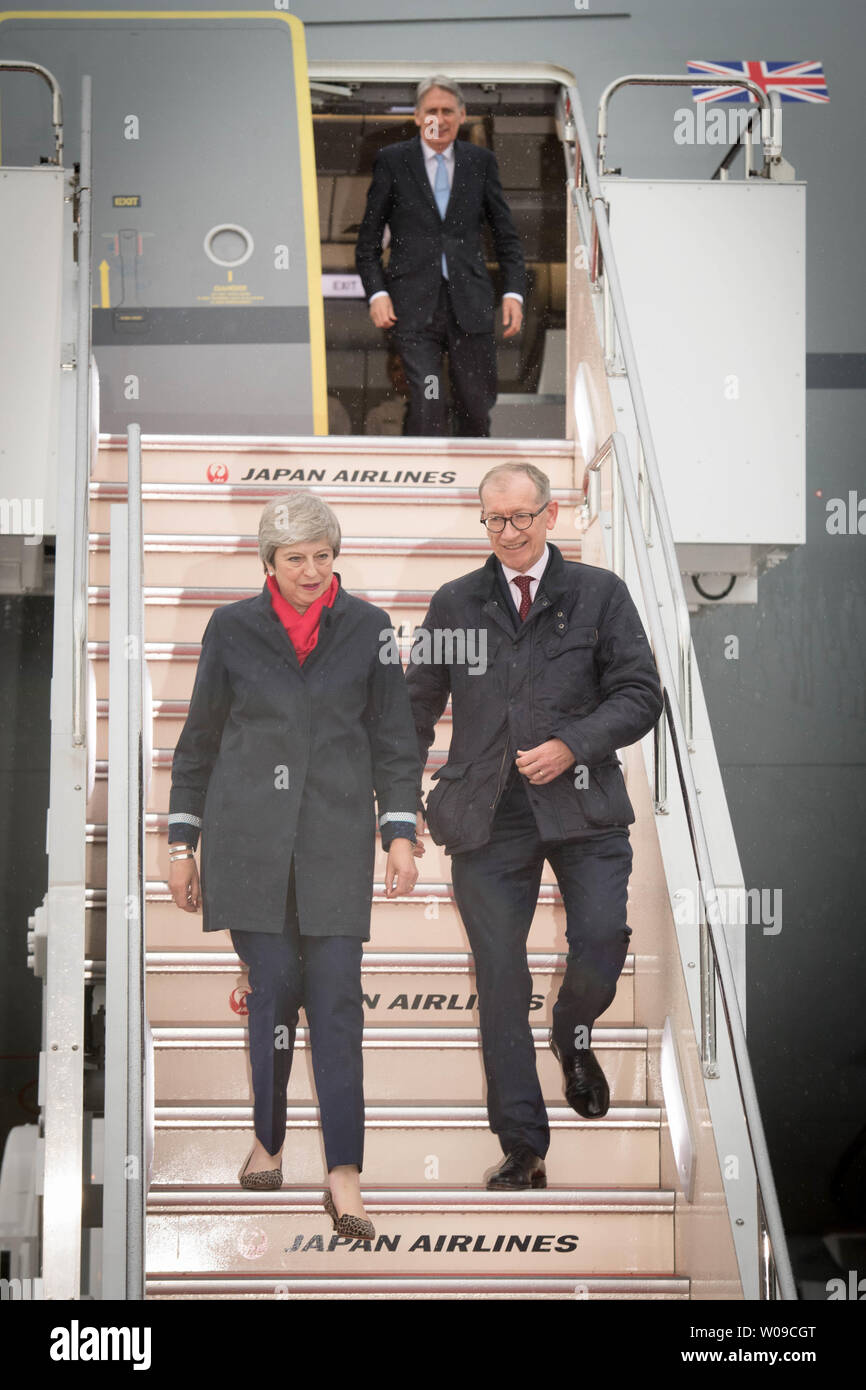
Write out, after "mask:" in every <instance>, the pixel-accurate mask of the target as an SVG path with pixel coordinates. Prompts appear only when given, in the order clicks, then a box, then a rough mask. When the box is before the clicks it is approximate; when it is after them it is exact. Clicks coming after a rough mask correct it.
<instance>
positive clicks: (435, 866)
mask: <svg viewBox="0 0 866 1390" xmlns="http://www.w3.org/2000/svg"><path fill="white" fill-rule="evenodd" d="M436 751H442V750H436ZM107 837H108V827H107V826H106V825H105V823H104V822H100V823H98V824H96V823H93V822H91V823H90V824H89V825H88V827H87V866H86V877H87V882H88V883H89V884H90V885H91V887H94V888H99V887H104V885H105V881H106V869H107V858H106V856H107V850H108V838H107ZM423 843H424V854H423V856H422V858H421V862H420V864H419V866H418V867H419V870H420V872H421V874H422V879H421V880H420V881H419V883H418V886H417V889H416V892H417V893H418V894H420V895H421V896H422V897H425V902H427V898H426V896H425V885H426V884H427V883H428V882H437V883H442V882H448V881H449V880H450V875H451V857H450V855H447V854H446V853H445V851H444V849H443V848H442V846H441V845H437V844H434V842H433V840H432V839H431V838H430V834H429V832H428V831H426V830H425V832H424V838H423ZM386 858H387V856H386V854H385V851H384V850H383V849H382V846H381V844H380V843H379V841H378V840H377V842H376V860H375V868H374V870H373V873H374V877H375V879H376V882H377V883H381V882H382V881H383V879H384V877H385V862H386ZM168 869H169V863H168V817H167V816H157V815H155V814H151V815H149V816H148V824H147V831H146V834H145V869H144V873H145V878H146V879H149V880H151V881H153V880H158V881H159V882H162V883H164V882H165V881H166V875H167V874H168ZM541 881H542V884H543V885H545V886H547V885H553V884H555V882H556V878H555V875H554V872H553V869H552V868H551V867H550V865H549V864H548V863H547V862H545V865H544V868H543V870H542V874H541ZM388 901H389V903H390V902H392V901H393V899H389V900H388ZM431 920H434V921H435V919H434V918H432V914H431ZM434 930H435V927H434ZM178 944H180V943H178ZM434 949H435V948H434Z"/></svg>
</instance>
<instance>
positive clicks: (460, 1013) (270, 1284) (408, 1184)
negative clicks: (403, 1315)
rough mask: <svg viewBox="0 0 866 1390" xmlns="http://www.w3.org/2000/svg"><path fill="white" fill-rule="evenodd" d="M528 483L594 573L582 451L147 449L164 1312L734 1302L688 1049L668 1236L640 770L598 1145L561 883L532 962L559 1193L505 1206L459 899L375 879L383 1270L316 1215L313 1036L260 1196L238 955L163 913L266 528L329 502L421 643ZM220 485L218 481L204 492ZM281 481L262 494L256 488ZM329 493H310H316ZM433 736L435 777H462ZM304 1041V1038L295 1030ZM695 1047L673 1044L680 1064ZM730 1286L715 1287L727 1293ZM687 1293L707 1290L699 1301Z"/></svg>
mask: <svg viewBox="0 0 866 1390" xmlns="http://www.w3.org/2000/svg"><path fill="white" fill-rule="evenodd" d="M510 457H521V458H529V459H532V461H534V462H535V463H537V464H538V465H539V466H540V467H542V468H544V469H545V470H546V471H547V472H548V474H549V475H550V478H551V482H552V485H553V488H554V490H555V491H554V495H555V496H556V497H557V498H558V500H559V501H560V504H561V505H560V514H559V520H558V523H557V527H556V529H555V531H554V532H553V535H552V539H553V540H554V541H555V542H556V544H558V545H559V546H560V548H561V549H562V551H563V553H564V554H565V556H566V558H568V559H572V560H577V559H580V557H581V504H582V502H583V494H582V491H581V489H580V488H579V487H576V486H575V447H574V443H573V442H572V441H563V442H561V443H560V442H555V441H551V442H543V443H534V444H533V445H532V446H531V447H527V446H526V444H525V442H518V443H514V442H507V443H506V442H502V441H496V442H493V441H483V442H482V441H466V442H465V443H464V442H460V441H447V442H443V443H442V444H432V443H430V442H425V444H424V445H423V446H416V447H414V448H413V447H410V444H409V442H408V441H404V440H402V439H401V440H375V441H371V440H365V441H361V440H355V441H351V440H345V439H341V440H339V441H337V440H335V439H330V440H328V439H320V440H300V441H285V442H280V444H279V446H277V444H276V442H273V441H261V443H260V446H259V447H257V441H255V440H249V441H238V442H237V444H236V445H234V446H233V444H232V442H231V441H208V440H206V439H203V440H199V441H192V440H188V441H184V440H165V441H160V440H158V439H157V438H156V437H154V438H153V439H152V440H150V441H149V440H148V439H147V438H145V440H144V442H143V451H142V458H143V474H142V476H143V486H142V499H143V540H144V599H145V640H146V647H145V656H146V660H147V663H148V667H149V671H150V677H151V682H152V692H153V730H154V732H153V777H152V784H151V789H150V795H149V798H148V800H147V823H146V837H145V838H146V870H145V878H146V898H147V910H146V930H147V937H146V942H147V956H146V961H147V967H146V969H147V1012H148V1015H149V1019H150V1024H151V1028H152V1032H153V1050H154V1072H155V1109H154V1117H155V1148H154V1160H153V1171H152V1185H151V1188H150V1192H149V1196H148V1199H147V1286H146V1287H147V1294H148V1296H150V1297H161V1298H166V1297H168V1298H171V1297H238V1296H251V1297H273V1296H286V1297H295V1296H301V1297H303V1296H312V1297H319V1296H327V1295H335V1296H337V1295H339V1296H346V1295H348V1294H350V1295H354V1296H358V1295H361V1296H370V1297H374V1296H376V1295H382V1296H385V1295H388V1296H395V1295H396V1296H404V1297H410V1296H413V1295H415V1296H418V1297H424V1298H429V1297H435V1296H437V1295H442V1296H454V1295H455V1293H456V1294H459V1295H460V1296H485V1295H488V1296H493V1297H503V1296H508V1297H521V1296H526V1297H532V1298H538V1297H558V1298H563V1297H575V1296H578V1297H601V1298H640V1299H644V1298H668V1299H685V1298H688V1297H689V1296H690V1295H692V1294H697V1296H699V1297H708V1296H712V1297H739V1296H741V1295H740V1285H739V1280H738V1277H737V1273H736V1266H735V1262H734V1259H733V1248H732V1245H731V1238H730V1231H729V1229H728V1224H727V1219H726V1214H725V1210H724V1198H723V1196H722V1195H721V1184H720V1181H719V1174H718V1165H717V1162H716V1157H715V1153H714V1151H713V1148H712V1143H711V1141H709V1142H708V1141H707V1140H706V1138H705V1131H706V1128H707V1115H706V1105H705V1101H704V1098H703V1095H702V1088H701V1085H700V1078H699V1072H698V1070H697V1067H696V1062H695V1056H694V1040H693V1038H691V1039H690V1042H689V1044H688V1045H689V1047H690V1052H691V1054H692V1055H691V1057H690V1058H689V1059H688V1065H687V1067H686V1075H687V1079H688V1080H690V1082H691V1085H690V1102H691V1104H692V1106H693V1114H694V1117H695V1122H696V1128H697V1130H698V1131H699V1151H700V1152H699V1165H700V1168H699V1174H698V1189H699V1190H700V1189H701V1188H702V1189H703V1201H702V1203H701V1204H700V1205H701V1212H702V1214H701V1225H702V1227H703V1234H702V1241H704V1242H706V1243H707V1244H708V1245H712V1246H713V1248H714V1253H713V1255H712V1257H711V1258H709V1257H708V1256H707V1252H705V1254H704V1260H703V1269H702V1265H701V1259H700V1258H697V1255H698V1252H697V1250H696V1251H695V1252H694V1253H693V1257H692V1258H690V1257H689V1244H690V1242H689V1240H688V1239H685V1240H684V1237H683V1232H684V1231H685V1232H686V1233H687V1232H688V1230H689V1227H688V1226H684V1227H683V1228H682V1230H681V1231H680V1233H679V1235H678V1210H679V1208H680V1206H681V1204H682V1202H683V1197H682V1193H679V1192H678V1191H677V1190H676V1184H675V1170H674V1161H673V1156H672V1153H671V1146H670V1140H669V1136H668V1131H667V1124H666V1116H665V1111H664V1107H663V1098H662V1095H661V1090H660V1078H659V1068H658V1056H659V1046H660V1037H661V1030H662V1027H663V1022H664V1020H663V1018H662V1017H659V1016H657V1014H656V1013H655V1012H654V1011H653V1009H652V1008H651V1007H648V1005H649V1004H650V1003H651V1000H652V996H653V995H654V994H657V993H658V991H657V989H655V988H654V986H653V983H652V981H653V977H656V976H658V975H660V974H661V975H664V976H665V977H667V978H668V979H669V989H670V991H672V992H674V993H675V992H676V990H677V989H678V988H679V990H680V991H681V990H682V979H681V976H682V969H681V965H680V958H679V955H678V953H677V950H676V943H675V940H674V938H673V928H672V924H671V922H670V913H669V909H668V903H667V897H666V892H665V888H664V878H663V871H662V865H661V860H660V855H659V848H658V842H657V839H656V835H655V829H654V825H653V811H652V805H651V801H650V794H649V787H648V783H647V779H646V775H645V773H644V771H643V767H642V765H641V763H640V755H639V749H637V748H636V749H632V750H630V752H629V755H628V761H627V769H626V771H627V778H628V785H629V791H630V795H631V797H632V799H633V801H634V804H635V808H636V811H637V815H638V822H637V825H636V826H635V827H634V828H633V831H632V836H633V844H634V848H635V865H634V872H633V877H632V880H631V889H630V914H629V921H630V925H631V927H632V931H633V936H632V949H631V951H630V953H629V956H628V959H627V962H626V965H625V968H624V971H623V973H622V976H621V979H620V982H619V988H618V990H617V995H616V998H615V1000H614V1002H613V1004H612V1005H611V1007H610V1008H609V1009H608V1011H607V1012H606V1014H605V1015H604V1016H603V1017H602V1018H601V1019H600V1020H599V1022H598V1024H597V1026H596V1028H595V1030H594V1034H593V1046H594V1048H595V1049H597V1052H598V1055H599V1058H600V1060H601V1062H602V1064H603V1066H604V1068H605V1071H606V1073H607V1075H608V1077H609V1081H610V1086H611V1096H612V1100H611V1108H610V1110H609V1112H608V1114H607V1115H606V1116H605V1117H604V1118H603V1119H601V1120H598V1121H593V1122H588V1121H586V1120H583V1119H581V1118H580V1117H579V1116H578V1115H576V1114H575V1113H574V1112H573V1111H572V1110H571V1109H570V1108H569V1107H568V1105H567V1104H566V1102H565V1100H564V1097H563V1093H562V1079H561V1074H560V1071H559V1068H558V1065H557V1063H556V1061H555V1059H554V1057H553V1055H552V1053H551V1052H550V1051H549V1048H548V1044H547V1039H548V1028H549V1022H550V1010H551V1006H552V1003H553V999H554V998H555V993H556V990H557V988H558V979H559V977H560V972H561V970H562V968H563V960H564V955H563V953H564V951H565V949H566V946H565V935H564V909H563V907H562V904H561V900H560V895H559V892H558V889H557V888H556V885H555V882H554V880H553V876H552V873H551V871H550V870H549V868H548V869H547V870H546V871H545V874H544V882H543V887H542V891H541V896H540V901H539V904H538V910H537V913H536V916H535V920H534V922H533V926H532V931H531V934H530V937H529V943H528V950H529V959H530V965H531V969H532V975H533V1013H532V1024H533V1028H534V1036H535V1040H536V1047H537V1053H538V1062H539V1071H540V1076H541V1079H542V1085H543V1088H544V1092H545V1097H546V1099H547V1101H548V1106H549V1114H550V1121H551V1131H552V1142H551V1149H550V1153H549V1155H548V1181H549V1187H548V1188H547V1190H546V1191H542V1192H526V1193H518V1194H513V1195H512V1194H507V1193H491V1192H487V1191H486V1190H485V1188H484V1182H483V1175H484V1174H485V1172H486V1171H487V1170H489V1169H490V1168H491V1167H493V1166H494V1165H495V1164H496V1162H498V1159H499V1147H498V1144H497V1141H496V1140H495V1138H494V1137H493V1136H492V1135H491V1134H490V1132H489V1129H488V1127H487V1121H486V1113H485V1109H484V1081H483V1070H482V1063H481V1054H480V1049H479V1039H478V1016H477V1009H476V1001H475V994H474V978H473V969H472V959H471V956H470V955H469V953H468V948H467V942H466V938H465V934H464V932H463V928H462V925H461V922H460V919H459V916H458V913H457V911H456V908H455V905H454V902H453V899H452V896H451V887H450V882H449V861H448V859H447V857H446V856H444V854H443V852H442V851H441V849H440V848H439V847H437V846H435V845H434V844H433V843H432V842H431V841H430V840H429V836H428V837H427V850H426V853H425V855H424V856H423V858H422V859H421V860H420V861H419V867H420V878H419V882H418V884H417V886H416V889H415V891H414V893H413V894H412V895H411V896H410V897H407V898H403V899H400V900H398V901H390V902H389V901H387V900H386V899H385V898H384V894H383V891H382V882H381V880H382V874H383V868H384V859H383V856H382V853H381V850H380V851H379V853H378V856H377V870H376V879H377V882H376V889H375V899H374V905H373V916H372V936H371V940H370V941H369V943H367V944H366V946H365V957H364V960H365V965H364V974H363V985H364V991H365V1009H366V1031H365V1040H364V1073H365V1091H366V1103H367V1138H366V1157H365V1171H364V1178H363V1184H364V1193H365V1202H366V1205H367V1209H368V1212H369V1214H370V1217H371V1219H372V1220H373V1222H374V1224H375V1226H376V1229H377V1240H376V1242H375V1245H374V1246H373V1248H372V1249H367V1248H365V1247H364V1246H363V1245H362V1244H361V1243H360V1242H359V1243H353V1242H346V1241H338V1240H337V1238H336V1237H334V1236H333V1234H332V1231H331V1226H330V1222H329V1220H328V1218H327V1217H326V1216H325V1214H324V1212H323V1210H322V1206H321V1191H322V1186H323V1174H324V1166H323V1153H322V1145H321V1138H320V1131H319V1129H318V1122H317V1112H316V1108H315V1107H316V1098H315V1091H314V1087H313V1081H312V1071H311V1064H310V1056H309V1052H308V1050H307V1048H306V1040H305V1031H304V1030H303V1027H302V1028H301V1030H300V1032H299V1040H298V1048H297V1051H296V1057H295V1064H294V1067H293V1071H292V1078H291V1083H290V1091H289V1097H288V1132H287V1139H286V1146H285V1150H284V1174H285V1182H284V1186H283V1188H282V1190H281V1191H279V1192H275V1193H267V1194H265V1193H256V1192H250V1191H244V1190H242V1189H241V1188H240V1186H239V1184H238V1182H237V1173H238V1170H239V1168H240V1166H241V1164H242V1163H243V1161H244V1158H245V1156H246V1154H247V1152H248V1151H249V1147H250V1144H251V1142H252V1093H251V1087H250V1077H249V1064H248V1060H247V1053H246V1048H245V1032H244V1014H245V1008H244V1003H243V996H244V991H245V988H246V976H245V973H244V971H243V968H242V966H241V964H240V962H239V961H238V958H237V956H236V955H235V954H234V951H233V949H232V945H231V941H230V940H229V938H228V934H227V933H214V934H208V935H207V936H205V935H204V934H203V932H202V930H201V916H200V914H197V915H193V914H187V913H185V912H183V911H181V910H180V909H178V908H176V907H175V905H174V904H173V902H172V901H171V899H170V897H169V894H168V890H167V885H166V877H167V869H168V855H167V842H166V812H167V808H168V796H169V787H170V778H171V758H172V751H173V748H174V745H175V742H176V739H177V737H178V734H179V732H180V729H181V728H182V726H183V721H184V718H185V714H186V710H187V704H188V699H189V695H190V691H191V688H192V682H193V678H194V673H195V667H196V662H197V659H198V655H199V651H200V639H201V634H202V631H203V629H204V627H205V624H206V622H207V620H208V617H209V616H210V613H211V612H212V610H213V609H214V607H216V606H218V605H219V604H222V603H226V602H231V601H233V600H235V599H238V598H242V597H246V596H248V595H250V594H253V593H255V592H257V591H258V589H259V588H260V585H261V583H262V579H263V577H262V573H261V566H260V562H259V560H258V556H257V553H256V540H255V537H256V533H257V527H258V518H259V514H260V512H261V508H262V507H263V505H264V503H265V501H266V500H267V499H268V498H269V497H271V496H273V495H274V493H275V492H279V491H280V490H281V488H282V484H281V482H280V481H279V480H277V481H271V479H273V476H274V473H275V471H276V470H277V469H284V470H286V472H285V473H284V474H283V476H284V477H289V478H291V483H290V484H289V485H290V486H302V485H308V486H312V487H313V488H314V489H316V490H317V491H320V492H321V493H322V495H323V496H324V497H325V498H326V500H327V501H328V502H329V503H330V504H331V505H333V506H334V508H335V510H336V512H337V514H338V516H339V518H340V522H341V526H342V529H343V534H344V541H343V548H342V551H341V554H340V557H339V559H338V562H337V566H336V568H337V570H338V571H339V572H340V574H341V575H342V579H343V583H344V584H345V585H346V587H347V588H348V589H350V590H351V591H353V592H354V593H357V594H359V595H361V596H363V597H367V598H369V599H370V601H372V602H374V603H377V604H379V605H381V606H383V607H384V608H385V609H386V610H387V611H388V612H389V613H390V615H391V619H392V622H393V623H394V625H395V627H396V628H398V629H399V630H402V631H403V633H404V634H405V635H406V636H408V634H409V633H410V632H411V630H412V627H413V626H414V624H415V623H416V622H418V621H420V619H421V618H422V617H423V614H424V612H425V610H426V605H427V602H428V600H429V596H430V594H431V592H432V591H433V590H434V589H435V588H436V587H437V586H438V585H440V584H441V583H443V582H444V581H445V580H447V579H449V578H451V577H454V576H457V575H459V574H461V573H464V572H466V571H467V570H469V569H471V568H474V567H476V566H478V565H480V564H482V563H483V561H484V559H485V558H486V556H487V554H488V553H489V546H488V543H487V540H486V537H485V535H484V533H483V531H482V529H481V527H480V526H479V523H478V516H479V508H478V500H477V493H476V489H477V485H478V482H479V480H480V479H481V477H482V476H483V474H484V472H485V471H486V470H487V468H488V467H490V466H491V464H492V462H493V461H495V460H500V459H508V458H510ZM383 466H384V468H385V470H386V472H387V475H388V476H391V477H393V476H394V475H395V474H396V473H397V472H398V471H399V470H413V469H414V470H416V471H417V470H418V469H419V468H421V469H423V470H424V471H429V470H439V471H440V472H441V471H442V470H444V469H446V468H447V469H449V470H452V471H453V472H454V473H455V475H456V476H455V480H454V483H453V484H452V485H449V486H445V487H443V486H435V487H430V486H427V487H425V486H424V485H420V486H418V485H412V484H410V485H408V486H401V485H399V484H398V485H396V486H395V485H390V484H376V483H370V482H365V483H364V484H363V485H359V484H357V483H356V484H354V485H353V484H352V483H348V484H337V485H325V484H321V483H315V482H314V483H307V481H306V480H307V479H308V478H309V476H310V470H311V469H313V470H315V469H318V470H320V473H321V471H326V472H327V474H328V475H329V476H332V475H333V473H334V471H336V470H337V469H345V470H347V472H348V476H349V477H350V478H351V477H353V476H354V477H357V478H360V476H361V473H362V472H363V470H365V469H370V470H373V471H374V472H376V473H378V471H380V470H382V469H383ZM208 470H210V474H211V476H217V477H219V478H221V479H225V481H220V482H215V483H214V482H210V481H208ZM256 473H260V474H263V476H264V479H265V480H262V481H240V479H241V478H254V477H255V474H256ZM125 476H126V448H125V441H124V440H120V439H116V440H113V441H112V440H108V439H106V438H103V439H102V440H101V447H100V449H99V454H98V462H97V467H96V471H95V476H94V477H93V480H92V483H91V501H90V533H91V542H90V548H91V557H90V584H91V589H90V613H91V617H90V627H89V633H90V658H91V661H92V662H93V663H94V666H95V672H96V692H97V700H98V704H97V710H98V723H97V749H96V756H97V763H96V783H95V788H94V792H93V796H92V799H91V802H90V804H89V807H88V821H89V825H88V846H89V854H88V890H89V891H88V900H89V912H88V916H89V920H90V937H91V940H92V945H91V947H90V948H89V950H88V954H91V955H95V956H97V957H98V956H99V955H100V949H99V945H98V942H99V940H100V939H101V937H102V933H103V930H104V901H105V884H106V818H107V766H106V761H105V759H106V756H107V747H108V743H107V737H108V735H107V725H108V721H107V714H108V698H107V697H108V689H109V686H108V678H109V662H108V656H109V651H108V647H109V644H108V636H109V624H108V613H109V558H110V557H109V525H110V521H109V509H110V507H111V505H112V503H114V502H118V501H125V499H126V486H125ZM314 476H316V474H315V473H314ZM449 736H450V727H449V722H448V718H447V715H446V718H445V719H443V720H442V721H441V723H440V725H439V728H438V730H437V737H436V741H435V745H434V747H433V749H431V755H430V762H429V764H428V767H427V770H426V773H425V790H426V789H429V785H430V781H429V779H430V773H431V770H432V769H433V768H435V767H436V766H439V765H441V763H442V762H443V761H444V760H445V757H446V750H447V747H448V742H449ZM302 1025H303V1017H302ZM681 1046H682V1042H681ZM720 1271H725V1272H724V1273H720ZM695 1286H697V1287H695Z"/></svg>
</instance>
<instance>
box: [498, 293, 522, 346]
mask: <svg viewBox="0 0 866 1390" xmlns="http://www.w3.org/2000/svg"><path fill="white" fill-rule="evenodd" d="M522 323H523V305H522V304H521V302H520V300H519V299H514V298H512V297H511V296H510V295H509V296H507V297H506V298H505V299H503V301H502V336H503V337H504V338H513V337H514V335H515V334H516V333H519V332H520V325H521V324H522Z"/></svg>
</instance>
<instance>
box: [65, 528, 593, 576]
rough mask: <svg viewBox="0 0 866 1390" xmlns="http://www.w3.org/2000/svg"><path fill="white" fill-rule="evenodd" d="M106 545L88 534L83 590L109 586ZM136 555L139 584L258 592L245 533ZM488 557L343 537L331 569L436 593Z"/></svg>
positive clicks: (257, 569) (254, 546) (258, 568)
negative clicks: (140, 562)
mask: <svg viewBox="0 0 866 1390" xmlns="http://www.w3.org/2000/svg"><path fill="white" fill-rule="evenodd" d="M109 540H110V538H109V535H108V533H107V532H91V534H90V580H89V582H90V583H91V584H96V585H102V586H107V585H108V584H109V574H110V563H109V561H110V555H109V549H110V547H109ZM557 545H558V546H559V548H560V549H561V551H562V553H563V555H564V556H565V558H566V559H567V560H575V559H579V558H580V542H579V541H578V540H572V539H570V538H565V537H558V538H557ZM143 549H144V583H145V584H147V585H154V584H174V585H190V584H192V585H209V584H213V581H214V578H215V576H216V575H219V577H220V579H221V580H222V582H223V583H224V584H227V585H229V586H232V587H240V586H245V587H249V588H257V587H258V588H260V587H261V581H262V575H263V570H262V563H261V560H260V559H259V554H258V540H257V538H256V536H253V535H235V536H228V535H227V536H209V535H200V534H189V535H181V534H178V535H171V534H162V535H156V534H148V535H145V536H144V539H143ZM489 555H490V546H489V544H488V542H487V541H486V540H485V539H484V538H483V537H481V538H479V539H477V540H469V539H466V538H459V537H452V538H450V539H437V540H421V539H415V540H412V539H411V538H409V539H407V538H404V537H402V536H384V535H382V536H345V537H344V538H343V541H342V544H341V547H340V555H339V563H338V566H337V568H338V571H339V573H340V575H341V576H342V580H343V583H345V585H346V587H347V589H363V588H368V587H370V588H396V589H408V588H415V587H417V584H418V578H419V575H422V574H423V582H424V584H425V586H428V585H429V587H430V588H431V589H438V588H439V586H440V585H441V584H445V583H446V582H447V581H448V580H449V579H458V578H459V577H460V576H461V575H463V574H465V573H466V572H467V570H472V569H477V568H478V567H479V566H481V565H483V564H484V562H485V560H486V559H487V558H488V556H489Z"/></svg>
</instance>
